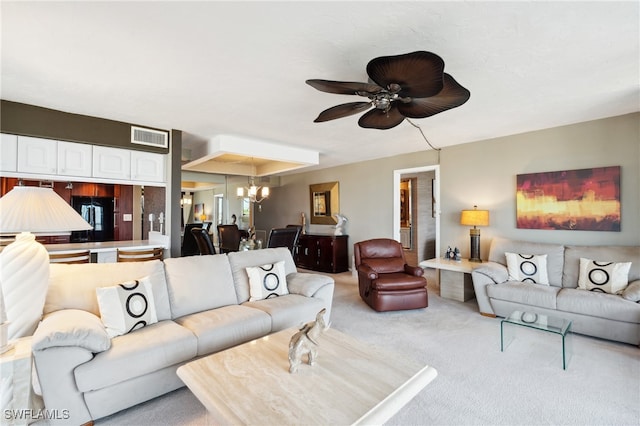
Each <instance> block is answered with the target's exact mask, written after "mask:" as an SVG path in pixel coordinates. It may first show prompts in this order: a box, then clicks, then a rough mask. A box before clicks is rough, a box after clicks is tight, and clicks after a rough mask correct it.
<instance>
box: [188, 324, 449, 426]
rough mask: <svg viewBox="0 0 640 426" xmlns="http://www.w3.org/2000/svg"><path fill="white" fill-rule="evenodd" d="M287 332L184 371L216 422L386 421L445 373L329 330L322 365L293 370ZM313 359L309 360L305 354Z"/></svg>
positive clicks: (320, 353)
mask: <svg viewBox="0 0 640 426" xmlns="http://www.w3.org/2000/svg"><path fill="white" fill-rule="evenodd" d="M296 331H297V330H296V329H293V328H292V329H287V330H283V331H280V332H278V333H275V334H271V335H269V336H266V337H263V338H260V339H257V340H254V341H251V342H249V343H245V344H243V345H240V346H236V347H234V348H231V349H228V350H226V351H222V352H218V353H216V354H213V355H209V356H207V357H204V358H201V359H199V360H196V361H192V362H190V363H188V364H185V365H183V366H182V367H180V368H178V376H179V377H180V378H181V379H182V381H183V382H184V383H185V384H186V385H187V386H188V387H189V389H190V390H191V391H192V392H193V393H194V395H195V396H196V397H197V398H198V399H199V400H200V402H202V404H203V405H204V406H205V407H206V408H207V410H208V412H209V416H210V418H209V419H208V423H215V424H260V425H264V424H278V425H284V424H305V425H307V424H324V425H327V424H334V425H342V424H381V423H383V422H385V421H386V420H388V419H389V418H391V417H392V416H393V415H394V414H395V413H397V412H398V411H399V410H400V408H402V407H403V406H404V405H405V404H406V403H407V402H408V401H410V400H411V399H412V398H413V397H414V396H415V395H417V394H418V392H420V391H421V390H422V389H423V388H424V387H425V386H426V385H427V384H428V383H429V382H431V381H432V380H433V379H434V378H435V377H436V375H437V372H436V370H435V369H434V368H433V367H429V366H425V365H421V364H419V363H417V362H413V361H411V360H408V359H406V357H405V356H404V355H403V354H397V353H391V352H386V351H382V350H379V349H376V348H373V347H371V346H369V345H366V344H364V343H361V342H359V341H358V340H356V339H354V338H352V337H350V336H348V335H346V334H343V333H341V332H339V331H336V330H333V329H329V330H326V331H325V332H324V333H323V334H322V336H321V337H320V340H319V343H320V346H319V350H318V359H317V362H316V364H315V365H314V366H309V365H308V364H301V365H300V366H299V367H298V372H297V373H293V374H292V373H289V360H288V357H287V354H288V346H289V340H290V338H291V336H293V334H295V332H296ZM305 359H306V357H305Z"/></svg>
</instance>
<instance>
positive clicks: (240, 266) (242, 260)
mask: <svg viewBox="0 0 640 426" xmlns="http://www.w3.org/2000/svg"><path fill="white" fill-rule="evenodd" d="M227 256H228V257H229V263H230V264H231V272H232V274H233V282H234V284H235V286H236V294H237V295H238V303H244V302H246V301H247V300H249V297H250V293H249V275H247V267H249V266H259V265H264V264H267V263H275V262H278V261H280V260H284V271H285V273H286V274H287V275H289V274H291V273H293V272H297V269H296V264H295V263H294V262H293V257H292V256H291V252H290V251H289V249H287V248H286V247H278V248H268V249H262V250H247V251H238V252H232V253H229V254H228V255H227Z"/></svg>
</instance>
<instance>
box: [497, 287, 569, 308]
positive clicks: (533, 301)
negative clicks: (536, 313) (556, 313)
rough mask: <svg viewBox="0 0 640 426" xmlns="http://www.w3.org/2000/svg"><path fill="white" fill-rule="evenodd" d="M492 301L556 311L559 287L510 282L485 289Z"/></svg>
mask: <svg viewBox="0 0 640 426" xmlns="http://www.w3.org/2000/svg"><path fill="white" fill-rule="evenodd" d="M485 288H486V290H487V294H488V295H489V297H490V298H492V299H499V300H506V301H509V302H514V303H521V304H523V305H529V306H538V307H541V308H547V309H556V295H557V294H558V292H559V291H560V288H559V287H553V286H546V285H537V284H530V283H523V282H519V281H509V282H506V283H502V284H494V285H488V286H486V287H485Z"/></svg>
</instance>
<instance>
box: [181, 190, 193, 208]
mask: <svg viewBox="0 0 640 426" xmlns="http://www.w3.org/2000/svg"><path fill="white" fill-rule="evenodd" d="M191 202H192V201H191V193H188V194H185V193H184V192H183V193H182V195H181V196H180V207H185V206H187V207H189V206H191Z"/></svg>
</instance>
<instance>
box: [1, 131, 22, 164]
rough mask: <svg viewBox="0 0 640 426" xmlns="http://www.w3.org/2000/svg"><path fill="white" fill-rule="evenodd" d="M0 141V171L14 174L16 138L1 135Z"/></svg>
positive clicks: (16, 154)
mask: <svg viewBox="0 0 640 426" xmlns="http://www.w3.org/2000/svg"><path fill="white" fill-rule="evenodd" d="M1 137H2V138H1V139H0V170H2V171H3V172H15V171H16V170H17V168H18V136H16V135H9V134H7V133H2V135H1Z"/></svg>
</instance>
